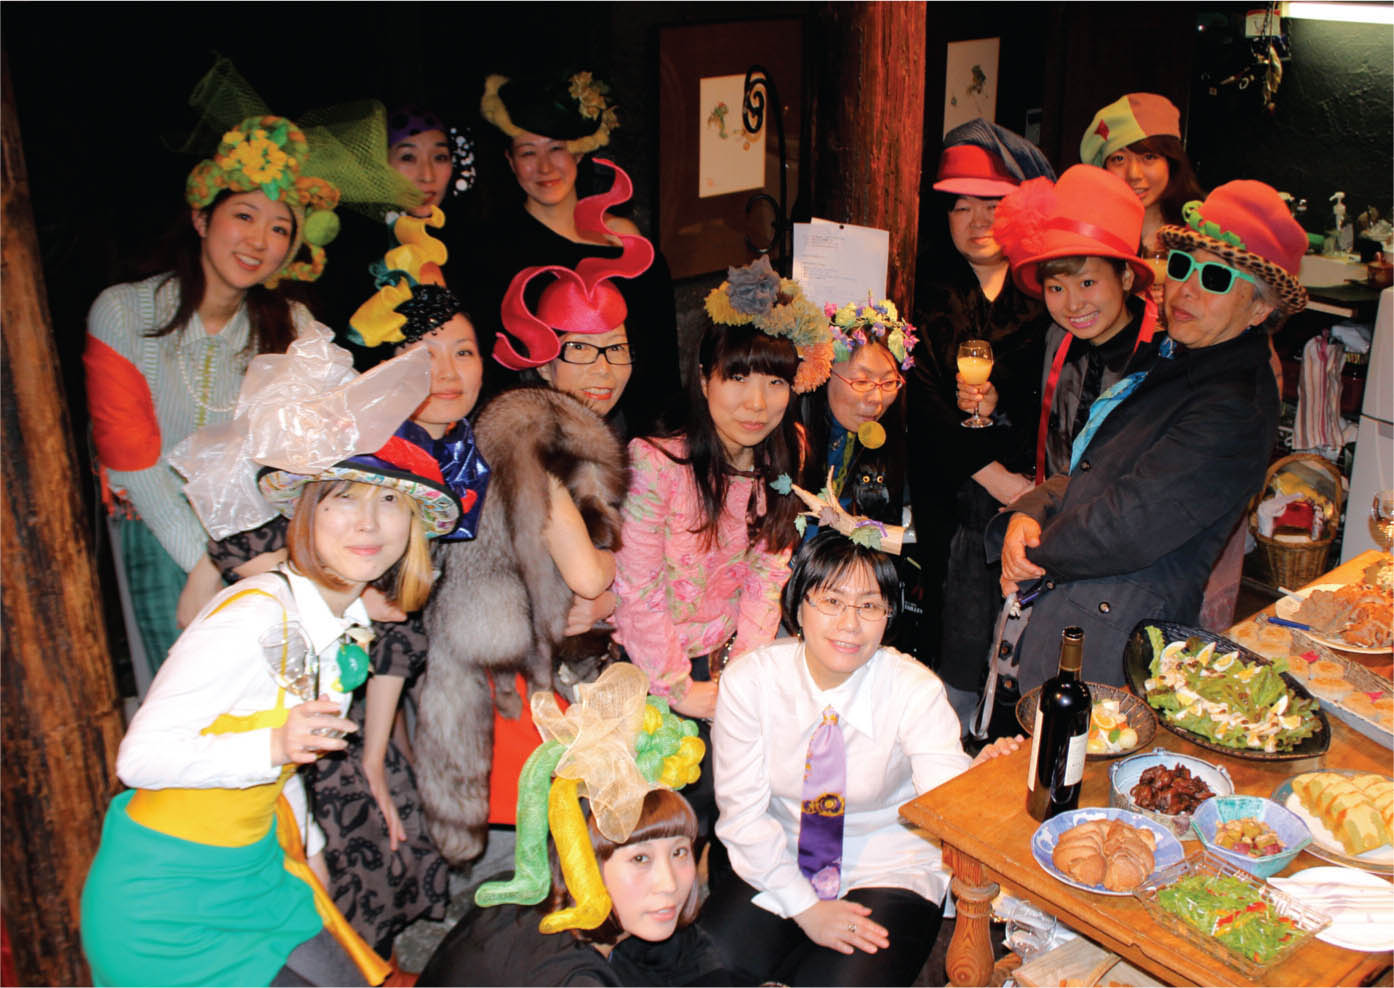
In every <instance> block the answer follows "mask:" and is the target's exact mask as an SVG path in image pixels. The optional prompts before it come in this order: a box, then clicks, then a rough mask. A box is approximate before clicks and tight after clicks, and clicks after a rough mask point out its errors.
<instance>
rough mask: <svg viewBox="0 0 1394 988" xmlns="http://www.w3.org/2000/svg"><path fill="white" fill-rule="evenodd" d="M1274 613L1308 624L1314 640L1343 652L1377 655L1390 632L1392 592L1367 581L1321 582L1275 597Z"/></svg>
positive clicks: (1384, 647)
mask: <svg viewBox="0 0 1394 988" xmlns="http://www.w3.org/2000/svg"><path fill="white" fill-rule="evenodd" d="M1274 610H1275V611H1277V612H1278V617H1280V618H1285V619H1286V620H1288V621H1300V622H1301V623H1303V624H1306V625H1310V626H1311V629H1312V630H1311V631H1309V632H1307V634H1308V635H1310V636H1311V637H1312V638H1313V639H1314V640H1315V641H1319V642H1321V643H1322V644H1323V645H1326V646H1327V647H1329V648H1336V649H1340V650H1341V651H1343V652H1359V653H1361V654H1364V655H1380V654H1382V653H1384V652H1388V651H1389V650H1390V647H1391V643H1392V641H1391V636H1394V594H1391V593H1390V592H1389V591H1387V590H1381V589H1379V588H1378V587H1375V586H1371V585H1370V584H1368V583H1365V582H1360V583H1352V584H1349V585H1347V586H1341V585H1340V584H1338V583H1322V584H1318V585H1317V586H1315V587H1307V588H1306V589H1305V590H1299V591H1297V592H1296V593H1294V594H1293V595H1292V596H1290V597H1284V598H1283V599H1282V600H1280V601H1278V603H1277V605H1276V606H1275V607H1274Z"/></svg>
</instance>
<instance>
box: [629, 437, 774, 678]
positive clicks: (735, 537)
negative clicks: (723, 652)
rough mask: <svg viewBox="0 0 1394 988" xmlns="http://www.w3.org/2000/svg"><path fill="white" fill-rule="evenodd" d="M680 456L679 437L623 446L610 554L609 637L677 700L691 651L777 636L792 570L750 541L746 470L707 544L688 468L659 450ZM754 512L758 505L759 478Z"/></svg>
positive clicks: (751, 644)
mask: <svg viewBox="0 0 1394 988" xmlns="http://www.w3.org/2000/svg"><path fill="white" fill-rule="evenodd" d="M659 446H662V447H663V448H664V449H667V450H669V451H670V452H672V453H673V454H674V455H676V456H680V457H681V456H686V454H687V443H686V441H685V440H683V439H635V440H633V441H632V442H630V444H629V464H630V473H629V493H628V495H627V496H626V497H625V502H624V509H623V514H624V528H623V534H622V538H623V543H624V544H623V547H622V548H621V549H620V551H619V553H618V555H617V556H616V560H615V562H616V574H615V584H614V590H615V593H616V595H617V596H618V597H619V606H618V607H617V609H616V610H615V617H614V621H615V626H616V629H617V631H616V635H615V637H616V638H617V639H618V640H619V642H620V643H621V644H622V645H624V647H625V649H626V651H627V652H628V653H629V657H630V659H631V660H632V661H633V662H634V664H635V665H637V666H639V668H641V669H643V670H644V671H645V672H646V673H648V675H649V684H650V685H649V689H650V690H651V691H652V692H653V693H654V694H655V695H657V696H665V697H666V696H671V697H673V698H674V699H678V700H681V699H682V697H683V696H685V695H686V693H687V689H688V687H689V686H690V685H691V684H692V675H691V673H692V661H691V660H692V658H693V657H694V656H698V655H703V654H705V653H707V652H710V651H712V650H713V649H714V648H716V647H717V646H718V645H721V644H722V643H723V642H725V641H726V639H728V638H730V637H731V634H732V632H734V633H735V636H736V640H735V642H734V643H733V644H732V648H731V655H732V657H735V656H737V655H741V654H743V653H745V652H748V651H750V650H751V649H754V648H759V647H760V646H761V645H767V644H769V643H770V642H772V641H774V639H775V636H776V635H777V634H778V632H779V617H780V612H779V595H780V591H781V590H783V588H784V581H785V580H787V579H788V578H789V555H790V553H789V551H788V550H784V551H781V552H767V551H764V550H763V549H760V548H757V547H754V546H752V545H750V543H749V539H748V537H747V534H746V522H745V517H746V506H747V505H748V504H749V503H750V496H751V487H752V485H754V484H755V483H756V481H755V480H754V479H752V478H750V477H739V476H734V477H732V478H730V484H729V486H728V487H727V491H726V504H725V510H723V511H722V513H721V518H720V520H719V521H718V522H717V533H716V538H715V540H713V542H712V544H711V545H710V546H707V545H705V544H704V538H703V536H702V534H701V533H700V532H694V531H692V529H694V528H697V527H699V525H700V524H701V516H702V512H701V501H700V499H699V497H698V494H697V486H696V484H695V483H694V482H693V479H692V470H691V468H690V467H688V466H685V465H683V464H680V463H675V462H673V461H672V460H671V459H669V458H668V457H667V456H666V455H665V454H664V453H663V452H661V451H660V449H659V448H658V447H659ZM755 498H756V510H757V511H758V512H760V513H763V512H764V510H765V491H764V488H763V486H762V487H761V488H760V489H758V490H756V491H755Z"/></svg>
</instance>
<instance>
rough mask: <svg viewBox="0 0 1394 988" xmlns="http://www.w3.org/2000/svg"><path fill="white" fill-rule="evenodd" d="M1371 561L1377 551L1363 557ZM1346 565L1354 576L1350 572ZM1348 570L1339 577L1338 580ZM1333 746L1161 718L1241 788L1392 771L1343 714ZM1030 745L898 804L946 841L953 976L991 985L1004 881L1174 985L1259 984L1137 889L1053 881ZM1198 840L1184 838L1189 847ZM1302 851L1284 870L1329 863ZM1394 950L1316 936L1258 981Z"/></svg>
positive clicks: (1332, 976) (1296, 977)
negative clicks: (1031, 778) (1198, 740)
mask: <svg viewBox="0 0 1394 988" xmlns="http://www.w3.org/2000/svg"><path fill="white" fill-rule="evenodd" d="M1361 558H1363V557H1357V558H1356V559H1354V560H1352V561H1351V562H1350V563H1347V564H1346V566H1342V567H1339V568H1338V569H1336V570H1334V571H1332V573H1329V574H1327V575H1326V576H1323V577H1321V578H1320V579H1319V580H1317V581H1315V582H1318V583H1331V582H1350V580H1351V578H1352V575H1356V576H1358V574H1359V570H1360V569H1363V565H1357V564H1359V563H1360V560H1361ZM1365 562H1366V564H1368V562H1369V560H1366V561H1365ZM1348 569H1349V573H1347V572H1346V571H1347V570H1348ZM1342 576H1345V577H1346V579H1345V580H1344V581H1342V580H1341V579H1340V578H1341V577H1342ZM1328 720H1329V721H1330V722H1331V731H1332V738H1331V747H1330V749H1329V750H1328V751H1327V752H1326V754H1324V755H1322V756H1321V757H1319V758H1307V759H1302V760H1299V761H1283V762H1259V761H1252V760H1247V759H1241V758H1233V757H1228V756H1225V755H1220V754H1217V753H1216V752H1213V751H1208V750H1206V749H1203V748H1199V747H1197V746H1195V745H1192V744H1190V743H1188V742H1186V741H1183V740H1182V739H1181V738H1179V737H1178V736H1176V735H1175V734H1172V733H1171V732H1170V731H1168V730H1167V729H1166V728H1165V727H1161V726H1159V727H1158V729H1157V737H1156V739H1155V741H1154V743H1153V747H1154V748H1165V749H1167V750H1169V751H1175V752H1177V753H1180V754H1186V755H1194V756H1196V757H1198V758H1203V759H1205V760H1207V761H1210V762H1216V763H1220V764H1223V765H1224V767H1225V769H1226V770H1227V771H1228V772H1229V774H1230V776H1231V778H1233V780H1234V786H1235V790H1236V791H1237V792H1241V793H1250V794H1254V795H1260V796H1270V795H1272V793H1273V790H1275V789H1276V788H1277V787H1278V786H1279V785H1280V784H1281V783H1282V782H1283V781H1284V780H1285V779H1288V778H1289V777H1291V776H1293V775H1296V774H1297V773H1299V772H1311V771H1315V770H1317V769H1323V768H1347V769H1359V770H1361V771H1365V772H1379V773H1381V774H1384V775H1388V774H1389V772H1390V762H1391V754H1390V752H1389V751H1388V750H1387V749H1385V748H1383V747H1381V746H1380V745H1378V744H1376V743H1375V742H1374V741H1371V740H1369V739H1368V738H1366V737H1364V736H1362V735H1361V734H1358V733H1357V732H1355V731H1353V730H1351V729H1350V728H1348V727H1347V726H1346V725H1345V724H1344V723H1342V722H1341V721H1339V720H1337V719H1336V718H1334V717H1330V716H1328ZM1030 758H1031V752H1030V749H1029V747H1027V746H1023V747H1022V748H1021V749H1020V750H1018V751H1017V752H1016V753H1014V754H1012V755H1007V756H1004V757H1001V758H995V759H992V760H991V761H987V762H984V763H983V764H981V765H978V766H976V767H975V768H973V769H970V770H969V771H967V772H964V773H963V774H962V775H960V776H958V777H957V778H955V779H952V780H950V781H949V782H947V783H945V784H944V785H942V786H939V787H938V788H937V789H933V790H931V791H929V792H927V793H925V794H924V795H922V796H919V797H917V798H915V799H914V800H912V801H911V802H909V803H906V804H905V805H904V806H903V807H902V808H901V815H902V816H903V817H905V819H907V820H908V821H910V822H911V823H912V824H914V825H915V826H917V827H919V828H920V829H921V830H922V831H924V832H925V833H926V834H927V835H928V836H929V837H931V838H933V839H935V840H937V841H938V842H939V843H940V845H941V846H942V847H943V851H944V863H945V865H946V866H947V867H948V868H949V869H950V870H951V871H952V872H953V874H954V879H953V886H952V887H953V894H954V898H955V900H956V902H957V906H958V921H957V924H956V926H955V929H954V935H953V940H952V941H951V942H950V944H949V953H948V960H947V970H948V974H949V979H950V982H951V983H952V984H955V985H986V984H990V983H991V980H990V979H991V977H992V966H993V965H992V947H991V943H990V940H989V931H988V924H989V921H990V913H991V908H992V900H993V898H994V897H995V896H996V895H997V893H998V891H999V887H1000V888H1001V889H1005V890H1006V891H1007V892H1009V893H1010V894H1012V895H1014V896H1017V897H1018V898H1021V899H1025V900H1027V901H1029V902H1031V903H1032V904H1033V905H1035V906H1037V907H1039V908H1041V909H1044V910H1045V911H1046V912H1048V913H1051V914H1052V915H1055V916H1059V917H1061V918H1063V919H1064V920H1065V922H1066V923H1067V924H1068V925H1069V926H1070V927H1072V928H1073V929H1075V930H1077V931H1078V932H1080V933H1081V934H1083V935H1084V936H1087V937H1089V938H1090V939H1091V940H1094V941H1095V942H1097V943H1100V944H1102V945H1103V946H1105V947H1107V948H1108V949H1109V950H1112V951H1113V952H1114V953H1116V954H1118V955H1120V956H1122V957H1124V958H1125V959H1127V960H1128V961H1129V962H1131V963H1132V964H1135V965H1136V966H1138V967H1139V968H1141V969H1143V970H1145V971H1147V972H1149V973H1151V974H1152V975H1154V976H1155V977H1157V978H1160V979H1161V980H1163V981H1165V982H1167V983H1169V984H1174V985H1188V984H1194V985H1251V984H1255V982H1253V981H1250V980H1249V979H1247V978H1246V977H1245V976H1244V975H1242V974H1240V973H1239V972H1238V971H1236V970H1234V969H1233V968H1231V967H1230V966H1229V965H1227V964H1225V963H1224V962H1223V961H1222V960H1221V959H1220V957H1219V956H1218V955H1219V953H1220V952H1219V950H1217V951H1216V953H1215V955H1207V954H1205V953H1203V952H1202V951H1200V950H1198V949H1196V948H1195V947H1194V946H1192V945H1191V943H1190V942H1189V941H1187V940H1184V939H1182V938H1181V937H1178V936H1177V935H1176V934H1174V933H1172V932H1170V931H1169V930H1168V929H1167V928H1165V927H1163V926H1161V925H1159V924H1158V923H1156V922H1155V921H1153V919H1152V917H1151V915H1150V914H1149V913H1148V912H1147V911H1146V909H1145V908H1144V907H1143V906H1142V904H1141V903H1140V902H1138V901H1137V900H1136V899H1134V898H1132V897H1131V896H1105V895H1096V894H1094V893H1092V892H1084V891H1081V890H1079V889H1075V888H1072V887H1071V886H1069V885H1066V884H1064V883H1063V882H1059V881H1056V880H1055V879H1054V878H1052V877H1051V876H1050V875H1048V874H1046V872H1045V871H1043V870H1042V869H1041V867H1040V866H1039V865H1038V864H1036V860H1035V858H1034V857H1032V855H1031V836H1032V834H1034V833H1035V831H1036V827H1037V826H1038V824H1037V822H1036V821H1035V820H1033V819H1031V817H1030V815H1029V814H1027V812H1026V769H1027V765H1028V763H1029V762H1030ZM1110 764H1111V763H1110V762H1106V761H1103V762H1089V763H1088V764H1087V765H1086V768H1085V773H1084V782H1083V788H1082V789H1081V792H1080V800H1079V805H1080V806H1082V807H1089V806H1107V805H1108V801H1109V799H1108V797H1109V785H1108V768H1109V765H1110ZM1199 846H1200V845H1199V844H1198V843H1196V842H1187V843H1186V844H1185V845H1184V847H1185V848H1186V850H1187V852H1188V853H1189V852H1190V851H1191V850H1192V849H1194V848H1198V847H1199ZM1326 863H1327V862H1325V861H1322V860H1321V859H1319V858H1315V857H1313V856H1311V855H1309V854H1307V853H1306V852H1305V851H1304V852H1303V853H1301V854H1299V855H1298V856H1297V858H1296V859H1295V860H1294V861H1293V862H1292V864H1291V865H1289V866H1288V868H1287V870H1286V871H1284V872H1283V874H1287V873H1289V872H1292V871H1301V870H1303V869H1305V868H1309V867H1312V866H1314V865H1321V864H1326ZM1391 962H1394V955H1391V954H1389V953H1361V952H1358V951H1353V950H1345V949H1342V948H1340V947H1333V946H1331V945H1329V944H1326V943H1322V942H1320V941H1312V942H1310V943H1308V944H1307V945H1306V946H1304V947H1302V948H1301V949H1300V950H1298V952H1297V953H1296V954H1294V955H1293V956H1292V957H1291V958H1290V959H1289V960H1287V961H1285V962H1284V963H1283V964H1280V965H1278V966H1275V967H1273V968H1271V969H1269V970H1268V971H1267V972H1266V973H1265V974H1264V976H1263V980H1262V981H1261V982H1257V983H1260V984H1272V985H1358V984H1362V983H1364V982H1365V981H1366V980H1367V979H1369V978H1370V977H1372V976H1373V975H1375V974H1377V973H1378V972H1380V971H1382V970H1383V969H1385V968H1386V967H1388V966H1390V964H1391Z"/></svg>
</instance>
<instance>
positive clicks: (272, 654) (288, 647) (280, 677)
mask: <svg viewBox="0 0 1394 988" xmlns="http://www.w3.org/2000/svg"><path fill="white" fill-rule="evenodd" d="M257 644H258V645H259V646H260V647H261V654H262V657H263V658H264V659H265V660H266V666H267V670H268V671H269V672H270V673H271V678H272V679H273V680H275V682H276V685H277V686H279V687H281V688H282V689H283V690H285V691H286V692H287V693H289V694H291V695H292V696H296V697H299V698H300V699H302V700H315V699H318V698H319V655H318V654H316V652H315V650H314V649H313V648H311V647H310V640H309V636H308V635H306V633H305V629H304V628H302V627H301V626H300V622H299V621H282V622H281V623H279V624H274V625H272V626H271V627H270V628H267V629H266V630H265V631H263V632H262V633H261V635H260V636H259V637H258V638H257ZM310 733H311V734H318V735H319V736H320V737H327V738H339V737H343V733H342V732H340V731H336V730H335V729H334V728H332V727H315V728H311V729H310Z"/></svg>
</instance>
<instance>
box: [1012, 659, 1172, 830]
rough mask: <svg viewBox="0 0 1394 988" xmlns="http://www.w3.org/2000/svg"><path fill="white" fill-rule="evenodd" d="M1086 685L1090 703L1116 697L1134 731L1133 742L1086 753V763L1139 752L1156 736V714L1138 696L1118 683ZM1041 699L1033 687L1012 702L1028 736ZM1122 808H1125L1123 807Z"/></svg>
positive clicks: (1121, 711) (1037, 689)
mask: <svg viewBox="0 0 1394 988" xmlns="http://www.w3.org/2000/svg"><path fill="white" fill-rule="evenodd" d="M1084 685H1085V686H1087V687H1089V697H1090V701H1091V705H1092V704H1093V703H1098V702H1099V701H1100V700H1117V701H1118V711H1119V713H1121V714H1122V715H1123V716H1124V717H1125V718H1127V721H1128V726H1129V727H1131V728H1132V729H1133V730H1134V731H1136V732H1137V744H1135V745H1133V746H1132V747H1131V748H1128V749H1127V750H1125V751H1110V752H1098V753H1097V754H1095V753H1090V754H1086V755H1085V756H1084V760H1085V761H1087V762H1101V761H1106V760H1108V759H1110V758H1122V757H1123V756H1124V755H1129V754H1132V753H1133V752H1135V751H1141V750H1142V749H1144V748H1146V747H1147V746H1148V745H1149V744H1151V743H1152V739H1153V738H1154V737H1156V736H1157V716H1156V714H1154V713H1152V708H1151V707H1149V706H1148V705H1147V703H1146V702H1145V701H1144V700H1142V699H1141V698H1140V697H1138V696H1135V695H1134V694H1132V693H1129V692H1128V691H1127V690H1125V689H1123V688H1122V687H1120V686H1108V685H1106V684H1104V683H1088V682H1086V683H1085V684H1084ZM1040 702H1041V688H1040V687H1039V686H1037V687H1036V688H1035V689H1033V690H1031V691H1030V692H1029V693H1027V694H1026V695H1025V696H1023V697H1022V698H1021V699H1020V700H1018V701H1017V703H1016V722H1017V723H1018V724H1020V725H1021V729H1022V731H1023V732H1024V733H1025V734H1026V736H1027V737H1028V738H1029V737H1030V736H1031V735H1032V734H1033V733H1034V732H1035V729H1036V707H1037V706H1038V705H1039V704H1040ZM1123 808H1124V809H1126V807H1123Z"/></svg>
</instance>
